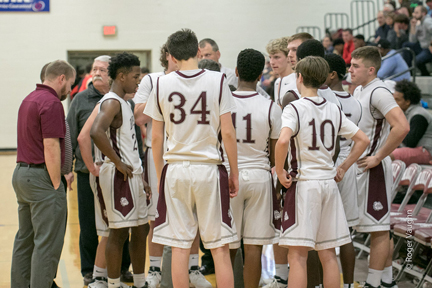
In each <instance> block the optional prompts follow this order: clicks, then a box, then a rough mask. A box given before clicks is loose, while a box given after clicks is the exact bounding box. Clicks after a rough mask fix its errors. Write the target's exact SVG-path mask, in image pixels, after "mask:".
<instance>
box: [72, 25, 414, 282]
mask: <svg viewBox="0 0 432 288" xmlns="http://www.w3.org/2000/svg"><path fill="white" fill-rule="evenodd" d="M203 46H205V43H204V44H202V43H201V42H200V43H198V40H197V38H196V36H195V34H194V33H193V32H192V31H190V30H188V29H184V30H181V31H178V32H176V33H174V34H172V35H171V36H169V37H168V41H167V43H166V44H165V45H164V47H165V50H164V49H162V51H165V53H166V60H167V65H166V67H165V68H166V70H165V72H163V73H151V74H148V75H146V76H145V77H144V78H143V79H142V80H141V83H140V84H139V87H138V82H139V76H140V67H139V66H140V62H139V60H138V58H137V57H136V56H134V55H133V54H130V53H121V54H118V55H116V56H115V57H112V58H111V60H110V63H109V67H108V73H109V76H110V78H111V79H112V85H111V90H110V92H109V93H107V94H106V95H105V96H104V97H103V98H102V99H101V100H100V101H99V103H98V105H97V106H96V107H95V109H94V111H93V113H92V115H91V116H90V117H89V118H88V120H87V122H86V124H85V125H84V128H83V129H82V130H81V134H80V136H79V139H78V140H79V142H80V148H81V153H82V157H83V159H84V161H85V163H86V165H87V167H92V168H89V170H95V171H97V172H96V173H92V174H95V175H96V176H95V175H92V176H91V178H90V182H91V185H92V189H93V191H94V194H95V211H96V226H97V232H98V235H99V236H102V241H101V243H103V245H101V244H99V245H100V247H99V248H98V251H97V253H98V254H97V256H96V259H97V261H99V262H98V263H102V264H98V265H96V266H99V267H100V268H102V269H107V270H104V271H105V272H104V273H106V274H104V273H101V274H98V273H94V275H93V276H94V282H93V283H91V284H90V285H89V287H123V286H122V285H124V284H123V283H121V282H120V272H121V271H120V270H121V269H120V265H121V255H122V247H123V243H124V241H125V239H126V238H127V237H129V233H130V256H131V261H132V266H133V272H134V275H133V276H134V287H158V285H159V283H160V280H161V256H162V251H163V249H164V246H170V247H172V248H171V249H172V258H171V259H172V260H171V271H172V282H173V286H174V287H190V285H192V287H211V285H210V284H209V283H208V282H207V283H204V284H195V283H194V282H193V281H194V280H193V279H192V278H191V277H193V275H194V270H196V269H197V268H198V258H197V254H198V246H199V241H200V240H201V241H202V243H203V245H204V247H205V248H206V249H210V251H211V254H212V257H213V260H214V265H215V273H216V282H217V286H218V287H224V288H225V287H227V288H229V287H234V277H233V270H232V264H231V263H232V259H234V256H235V252H236V251H237V249H239V248H240V246H241V242H243V244H244V270H243V273H244V286H245V287H258V286H259V283H260V275H261V253H262V247H263V245H269V244H274V251H275V262H276V263H275V264H276V275H275V276H274V279H273V281H272V282H270V283H267V284H266V286H265V287H268V288H269V287H306V286H307V281H311V280H310V275H311V274H314V273H315V271H310V270H309V271H308V267H309V265H308V261H315V262H317V263H315V264H316V265H315V266H317V269H319V267H318V266H319V263H318V262H319V261H317V259H318V258H319V260H320V262H321V264H322V269H323V279H321V281H319V280H318V282H317V283H316V285H319V284H323V285H324V286H325V287H340V272H339V266H338V262H337V257H336V252H335V247H341V261H342V263H343V265H342V267H343V276H344V285H345V286H344V287H353V283H354V279H353V274H354V260H355V259H354V247H353V245H352V243H351V236H350V229H351V228H352V229H355V230H357V231H359V232H368V233H371V257H370V265H369V274H368V279H367V281H366V282H367V283H366V284H365V285H366V286H365V287H378V286H380V285H382V287H396V286H394V285H395V283H392V276H391V252H390V251H391V248H390V247H392V245H391V242H392V240H391V237H389V230H390V212H389V207H390V203H391V201H390V187H391V184H392V174H391V161H390V158H389V157H388V155H389V154H390V153H391V152H392V151H393V150H394V149H395V148H396V147H397V146H398V145H399V144H400V142H401V141H402V140H403V138H404V136H405V135H406V133H408V130H409V128H408V123H407V122H406V120H405V117H404V115H403V112H402V110H401V109H400V108H399V106H398V105H397V104H396V102H395V100H394V98H393V95H392V93H391V92H390V91H389V90H388V89H387V88H386V86H385V84H384V83H383V82H382V81H381V80H379V79H378V78H377V77H376V74H377V71H378V70H379V67H380V65H381V57H380V54H379V52H378V50H377V49H376V48H374V47H363V48H359V49H357V50H356V51H354V52H353V53H352V63H351V67H350V68H349V71H350V72H351V79H352V81H353V83H355V84H357V85H359V87H358V88H357V89H356V90H355V92H354V95H353V96H352V95H350V94H349V93H347V92H345V91H344V90H343V88H342V79H343V77H344V76H345V74H346V65H345V62H344V60H343V59H342V58H341V57H340V56H337V55H334V54H332V55H326V56H324V47H323V46H322V44H321V43H320V42H319V41H317V40H314V39H312V37H311V36H310V35H309V34H307V33H300V34H296V35H293V36H291V37H289V38H281V39H277V40H273V41H271V42H270V43H269V45H268V46H267V52H268V53H269V54H270V59H271V61H272V59H273V61H279V62H278V63H279V64H278V65H279V66H278V67H277V68H278V69H279V72H278V74H279V76H280V77H279V79H278V80H277V81H276V83H275V89H274V91H275V101H276V102H273V101H272V100H271V99H268V97H266V96H267V95H264V93H262V92H261V90H260V89H258V88H259V86H257V84H258V83H259V81H260V79H261V76H262V72H263V69H264V65H265V57H264V55H263V54H262V53H261V52H259V51H257V50H254V49H245V50H243V51H241V52H240V53H239V55H238V58H237V67H236V69H235V74H234V76H233V75H232V74H231V75H227V73H226V72H225V73H224V70H223V69H220V70H221V72H217V71H211V70H210V68H208V69H200V68H199V66H198V65H199V63H198V62H199V58H200V57H204V55H203V54H204V49H200V48H203ZM165 53H164V55H162V57H163V56H165ZM201 63H204V62H200V66H201ZM206 68H207V67H206ZM219 68H220V67H219ZM222 68H223V67H222ZM225 70H226V69H225ZM282 70H283V71H282ZM230 77H231V79H230ZM232 79H234V80H235V81H232ZM231 82H236V83H235V86H236V87H235V88H236V89H235V91H231V89H230V88H232V86H231V87H230V86H229V84H231ZM137 87H138V90H137V92H136V94H135V96H134V99H133V100H134V102H135V108H134V109H131V106H130V104H129V102H127V98H128V94H129V95H130V94H131V93H134V92H135V91H136V89H137ZM135 124H139V125H141V126H142V125H144V124H147V138H146V143H145V144H146V146H147V147H148V148H147V150H146V157H145V159H146V163H144V165H143V163H142V162H141V159H140V155H139V151H138V150H139V148H138V146H137V135H136V133H135ZM390 127H392V129H391V130H390ZM91 139H92V140H93V142H94V145H95V147H94V150H95V154H94V155H95V158H94V159H93V158H92V147H91ZM143 167H144V168H143ZM148 223H150V225H149V224H148ZM147 235H148V237H149V239H148V243H149V253H150V266H151V267H150V269H149V271H148V275H147V278H146V277H145V270H144V269H145V267H144V266H145V258H146V241H143V239H146V237H147ZM230 250H231V252H230ZM311 250H315V251H317V256H316V255H314V254H313V253H316V252H311ZM308 255H309V257H308ZM308 258H309V260H308ZM311 258H313V259H315V260H312V259H311ZM100 259H102V260H100ZM105 259H106V261H105ZM185 263H189V265H186V264H185ZM288 263H289V267H290V270H289V271H290V272H289V279H288ZM163 264H164V267H165V263H163ZM103 265H105V266H106V267H101V266H103ZM389 267H390V269H389ZM164 269H165V268H164ZM389 273H390V276H389ZM201 283H202V282H201ZM98 285H99V286H98ZM200 285H201V286H200ZM209 285H210V286H209Z"/></svg>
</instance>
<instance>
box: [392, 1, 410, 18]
mask: <svg viewBox="0 0 432 288" xmlns="http://www.w3.org/2000/svg"><path fill="white" fill-rule="evenodd" d="M399 4H400V8H399V9H398V10H396V11H395V12H396V14H403V15H405V16H407V17H409V18H411V15H412V10H411V1H410V0H399Z"/></svg>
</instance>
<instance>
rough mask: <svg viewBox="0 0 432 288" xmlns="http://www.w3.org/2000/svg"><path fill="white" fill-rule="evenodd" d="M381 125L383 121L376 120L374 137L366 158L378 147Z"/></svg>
mask: <svg viewBox="0 0 432 288" xmlns="http://www.w3.org/2000/svg"><path fill="white" fill-rule="evenodd" d="M383 123H384V120H383V119H379V120H376V127H375V135H374V138H373V142H372V146H371V150H370V152H369V154H368V155H367V156H371V155H372V154H373V152H374V151H375V149H376V147H377V145H378V141H379V138H380V136H381V130H382V128H383Z"/></svg>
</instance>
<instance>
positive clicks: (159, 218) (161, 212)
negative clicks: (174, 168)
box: [155, 164, 168, 227]
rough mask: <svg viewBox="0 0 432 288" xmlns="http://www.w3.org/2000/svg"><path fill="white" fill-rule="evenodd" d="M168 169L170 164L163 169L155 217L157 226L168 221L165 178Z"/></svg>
mask: <svg viewBox="0 0 432 288" xmlns="http://www.w3.org/2000/svg"><path fill="white" fill-rule="evenodd" d="M167 170H168V164H165V166H164V167H163V169H162V174H161V178H160V182H159V200H158V203H157V210H156V211H157V214H156V219H155V227H158V226H159V225H161V224H164V223H165V222H166V214H167V206H166V201H165V178H166V173H167Z"/></svg>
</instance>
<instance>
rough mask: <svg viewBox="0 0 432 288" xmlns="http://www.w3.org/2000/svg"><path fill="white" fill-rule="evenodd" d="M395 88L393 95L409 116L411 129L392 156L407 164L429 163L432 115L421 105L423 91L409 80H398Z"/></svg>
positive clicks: (431, 152)
mask: <svg viewBox="0 0 432 288" xmlns="http://www.w3.org/2000/svg"><path fill="white" fill-rule="evenodd" d="M395 90H396V91H395V92H394V94H393V96H394V98H395V100H396V103H397V104H398V105H399V107H400V108H401V109H402V110H403V112H404V113H405V116H406V117H407V120H408V122H409V124H410V131H409V133H408V135H406V137H405V139H404V140H403V141H402V144H401V148H396V149H395V150H394V151H393V153H392V154H391V155H390V157H391V158H392V160H395V159H399V160H402V161H404V162H405V163H406V165H407V166H408V165H410V164H412V163H418V164H429V161H431V160H432V156H431V154H432V115H431V114H430V113H429V112H428V111H427V110H426V109H424V108H423V107H422V106H421V105H420V97H421V91H420V89H419V88H418V87H417V85H416V84H415V83H412V82H410V81H408V80H402V81H399V82H397V83H396V88H395Z"/></svg>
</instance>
